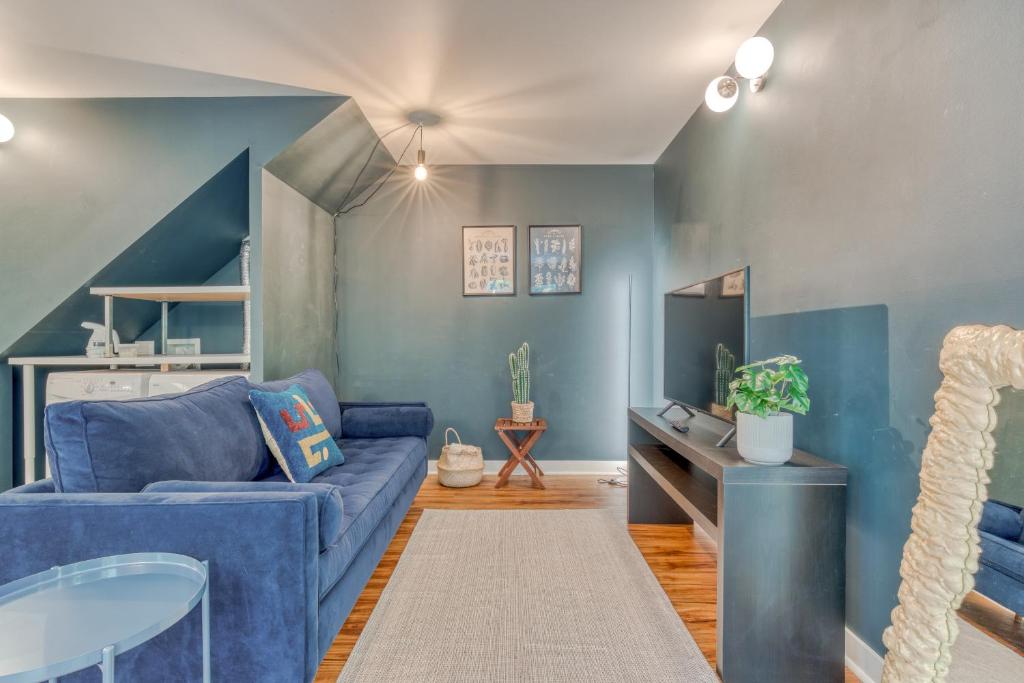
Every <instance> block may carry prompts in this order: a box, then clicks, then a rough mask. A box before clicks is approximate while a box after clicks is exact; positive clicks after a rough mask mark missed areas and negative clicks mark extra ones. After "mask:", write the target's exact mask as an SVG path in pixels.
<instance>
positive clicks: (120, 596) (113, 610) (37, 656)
mask: <svg viewBox="0 0 1024 683" xmlns="http://www.w3.org/2000/svg"><path fill="white" fill-rule="evenodd" d="M200 602H201V603H202V619H203V681H204V683H209V681H210V581H209V568H208V566H207V564H206V562H199V561H198V560H194V559H192V558H191V557H186V556H185V555H175V554H173V553H133V554H130V555H112V556H110V557H100V558H96V559H94V560H86V561H85V562H76V563H75V564H69V565H65V566H63V567H54V568H53V569H48V570H47V571H44V572H39V573H38V574H33V575H32V576H26V577H25V578H23V579H18V580H17V581H12V582H11V583H8V584H7V585H5V586H0V682H3V683H22V682H24V683H36V682H37V681H45V680H51V681H52V680H54V679H56V678H57V677H58V676H64V675H66V674H69V673H73V672H75V671H80V670H82V669H85V668H87V667H90V666H93V665H99V667H100V669H101V671H102V673H103V683H113V681H114V657H116V656H117V655H119V654H122V653H124V652H127V651H128V650H131V649H132V648H133V647H136V646H138V645H141V644H142V643H144V642H146V641H147V640H149V639H150V638H153V637H154V636H156V635H158V634H160V633H162V632H164V631H166V630H167V629H169V628H170V627H171V626H173V625H174V624H176V623H178V621H180V620H181V619H182V617H184V616H185V615H186V614H188V613H189V612H191V611H192V608H194V607H195V606H196V605H197V604H198V603H200Z"/></svg>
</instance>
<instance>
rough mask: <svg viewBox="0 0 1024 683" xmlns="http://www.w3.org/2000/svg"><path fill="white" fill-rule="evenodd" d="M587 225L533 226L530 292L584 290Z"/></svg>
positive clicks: (552, 292)
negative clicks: (585, 228)
mask: <svg viewBox="0 0 1024 683" xmlns="http://www.w3.org/2000/svg"><path fill="white" fill-rule="evenodd" d="M582 277H583V226H582V225H531V226H530V294H579V293H580V292H582V291H583V281H582Z"/></svg>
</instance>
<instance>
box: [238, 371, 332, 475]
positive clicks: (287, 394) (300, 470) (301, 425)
mask: <svg viewBox="0 0 1024 683" xmlns="http://www.w3.org/2000/svg"><path fill="white" fill-rule="evenodd" d="M249 401H250V402H251V403H252V407H253V408H255V409H256V416H257V417H258V418H259V420H260V427H262V428H263V438H264V439H266V442H267V447H268V448H270V452H271V453H273V454H274V458H275V459H276V460H277V464H278V465H280V466H281V469H282V470H284V473H285V475H286V476H287V477H288V479H290V480H291V481H293V482H296V483H300V484H304V483H306V482H309V481H310V480H312V479H313V477H315V476H316V475H317V474H319V473H320V472H323V471H324V470H326V469H327V468H328V467H334V466H335V465H340V464H342V463H343V462H345V457H344V456H343V455H342V454H341V450H340V449H339V448H338V444H336V443H334V439H333V438H332V437H331V433H330V432H329V431H327V427H326V426H325V425H324V421H323V420H322V419H321V418H320V415H319V414H317V412H316V411H315V410H314V409H313V404H312V402H310V400H309V397H308V396H307V395H306V392H305V391H303V390H302V388H301V387H300V386H299V385H297V384H293V385H292V386H290V387H289V388H288V389H287V390H285V391H280V392H273V391H259V390H257V389H253V390H252V391H250V392H249Z"/></svg>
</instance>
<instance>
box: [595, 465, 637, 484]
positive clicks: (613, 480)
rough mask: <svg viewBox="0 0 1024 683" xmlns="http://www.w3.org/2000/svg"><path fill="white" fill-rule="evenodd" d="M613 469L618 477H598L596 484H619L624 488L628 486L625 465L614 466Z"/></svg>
mask: <svg viewBox="0 0 1024 683" xmlns="http://www.w3.org/2000/svg"><path fill="white" fill-rule="evenodd" d="M615 470H616V471H617V472H618V473H619V475H620V476H618V477H609V478H608V479H598V480H597V483H598V484H608V485H609V486H619V487H622V488H626V487H627V486H629V480H628V479H627V475H626V468H625V467H616V468H615Z"/></svg>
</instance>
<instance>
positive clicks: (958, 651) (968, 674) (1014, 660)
mask: <svg viewBox="0 0 1024 683" xmlns="http://www.w3.org/2000/svg"><path fill="white" fill-rule="evenodd" d="M956 621H957V625H958V626H959V627H960V635H959V636H958V637H957V639H956V640H955V641H953V661H952V663H951V664H950V667H949V676H948V677H947V678H946V680H947V682H948V683H975V682H976V681H984V682H985V683H1021V681H1024V657H1021V656H1020V655H1019V654H1017V653H1016V652H1014V651H1013V650H1011V649H1010V648H1008V647H1006V646H1005V645H1003V644H1002V643H1000V642H999V641H998V640H996V639H994V638H992V637H991V636H989V635H987V634H985V633H984V632H982V631H980V630H978V629H977V628H976V627H974V626H972V625H971V624H968V623H967V622H966V621H964V620H963V619H961V618H960V617H957V620H956Z"/></svg>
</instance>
